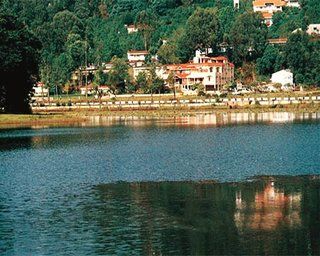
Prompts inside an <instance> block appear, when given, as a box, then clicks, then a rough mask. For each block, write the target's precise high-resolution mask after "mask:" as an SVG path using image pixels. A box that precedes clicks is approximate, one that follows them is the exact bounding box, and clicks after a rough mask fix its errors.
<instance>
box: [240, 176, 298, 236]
mask: <svg viewBox="0 0 320 256" xmlns="http://www.w3.org/2000/svg"><path fill="white" fill-rule="evenodd" d="M300 211H301V193H295V194H287V195H286V194H285V193H284V192H283V191H281V190H280V189H277V188H276V184H275V182H273V181H270V182H268V184H267V185H266V186H265V188H264V190H263V191H261V192H256V194H255V198H254V202H252V203H249V204H248V203H246V202H244V201H243V200H242V197H241V191H237V192H236V211H235V215H234V220H235V223H236V226H237V228H238V229H239V231H243V230H244V229H248V228H250V229H253V230H266V231H267V230H275V229H276V228H277V227H279V226H280V225H286V226H287V227H295V228H297V227H298V226H299V225H300V224H301V217H300ZM249 212H250V213H249Z"/></svg>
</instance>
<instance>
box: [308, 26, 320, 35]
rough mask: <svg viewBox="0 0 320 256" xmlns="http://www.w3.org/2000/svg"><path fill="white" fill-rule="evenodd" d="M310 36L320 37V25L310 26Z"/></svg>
mask: <svg viewBox="0 0 320 256" xmlns="http://www.w3.org/2000/svg"><path fill="white" fill-rule="evenodd" d="M307 34H309V35H320V24H310V25H309V26H308V29H307Z"/></svg>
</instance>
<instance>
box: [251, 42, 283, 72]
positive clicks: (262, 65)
mask: <svg viewBox="0 0 320 256" xmlns="http://www.w3.org/2000/svg"><path fill="white" fill-rule="evenodd" d="M282 66H283V54H282V53H281V52H280V50H279V48H277V47H275V46H273V45H268V46H267V47H266V49H265V51H264V54H263V56H262V57H261V58H259V59H258V60H257V70H258V72H259V74H260V75H269V74H272V73H274V72H276V71H278V70H280V69H281V68H282Z"/></svg>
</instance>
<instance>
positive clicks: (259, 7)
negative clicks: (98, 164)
mask: <svg viewBox="0 0 320 256" xmlns="http://www.w3.org/2000/svg"><path fill="white" fill-rule="evenodd" d="M283 7H300V4H299V2H298V0H254V1H253V11H254V12H260V13H261V14H262V17H263V19H264V22H265V23H266V25H267V26H268V27H270V26H271V25H272V24H273V22H272V16H273V14H274V13H275V12H282V10H283Z"/></svg>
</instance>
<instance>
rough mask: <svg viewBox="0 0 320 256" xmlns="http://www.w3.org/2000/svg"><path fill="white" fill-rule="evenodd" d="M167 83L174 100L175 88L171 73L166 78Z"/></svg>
mask: <svg viewBox="0 0 320 256" xmlns="http://www.w3.org/2000/svg"><path fill="white" fill-rule="evenodd" d="M167 83H168V85H169V87H170V89H171V90H172V91H173V94H174V98H176V87H175V73H174V72H173V71H171V72H170V73H169V75H168V78H167Z"/></svg>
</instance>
